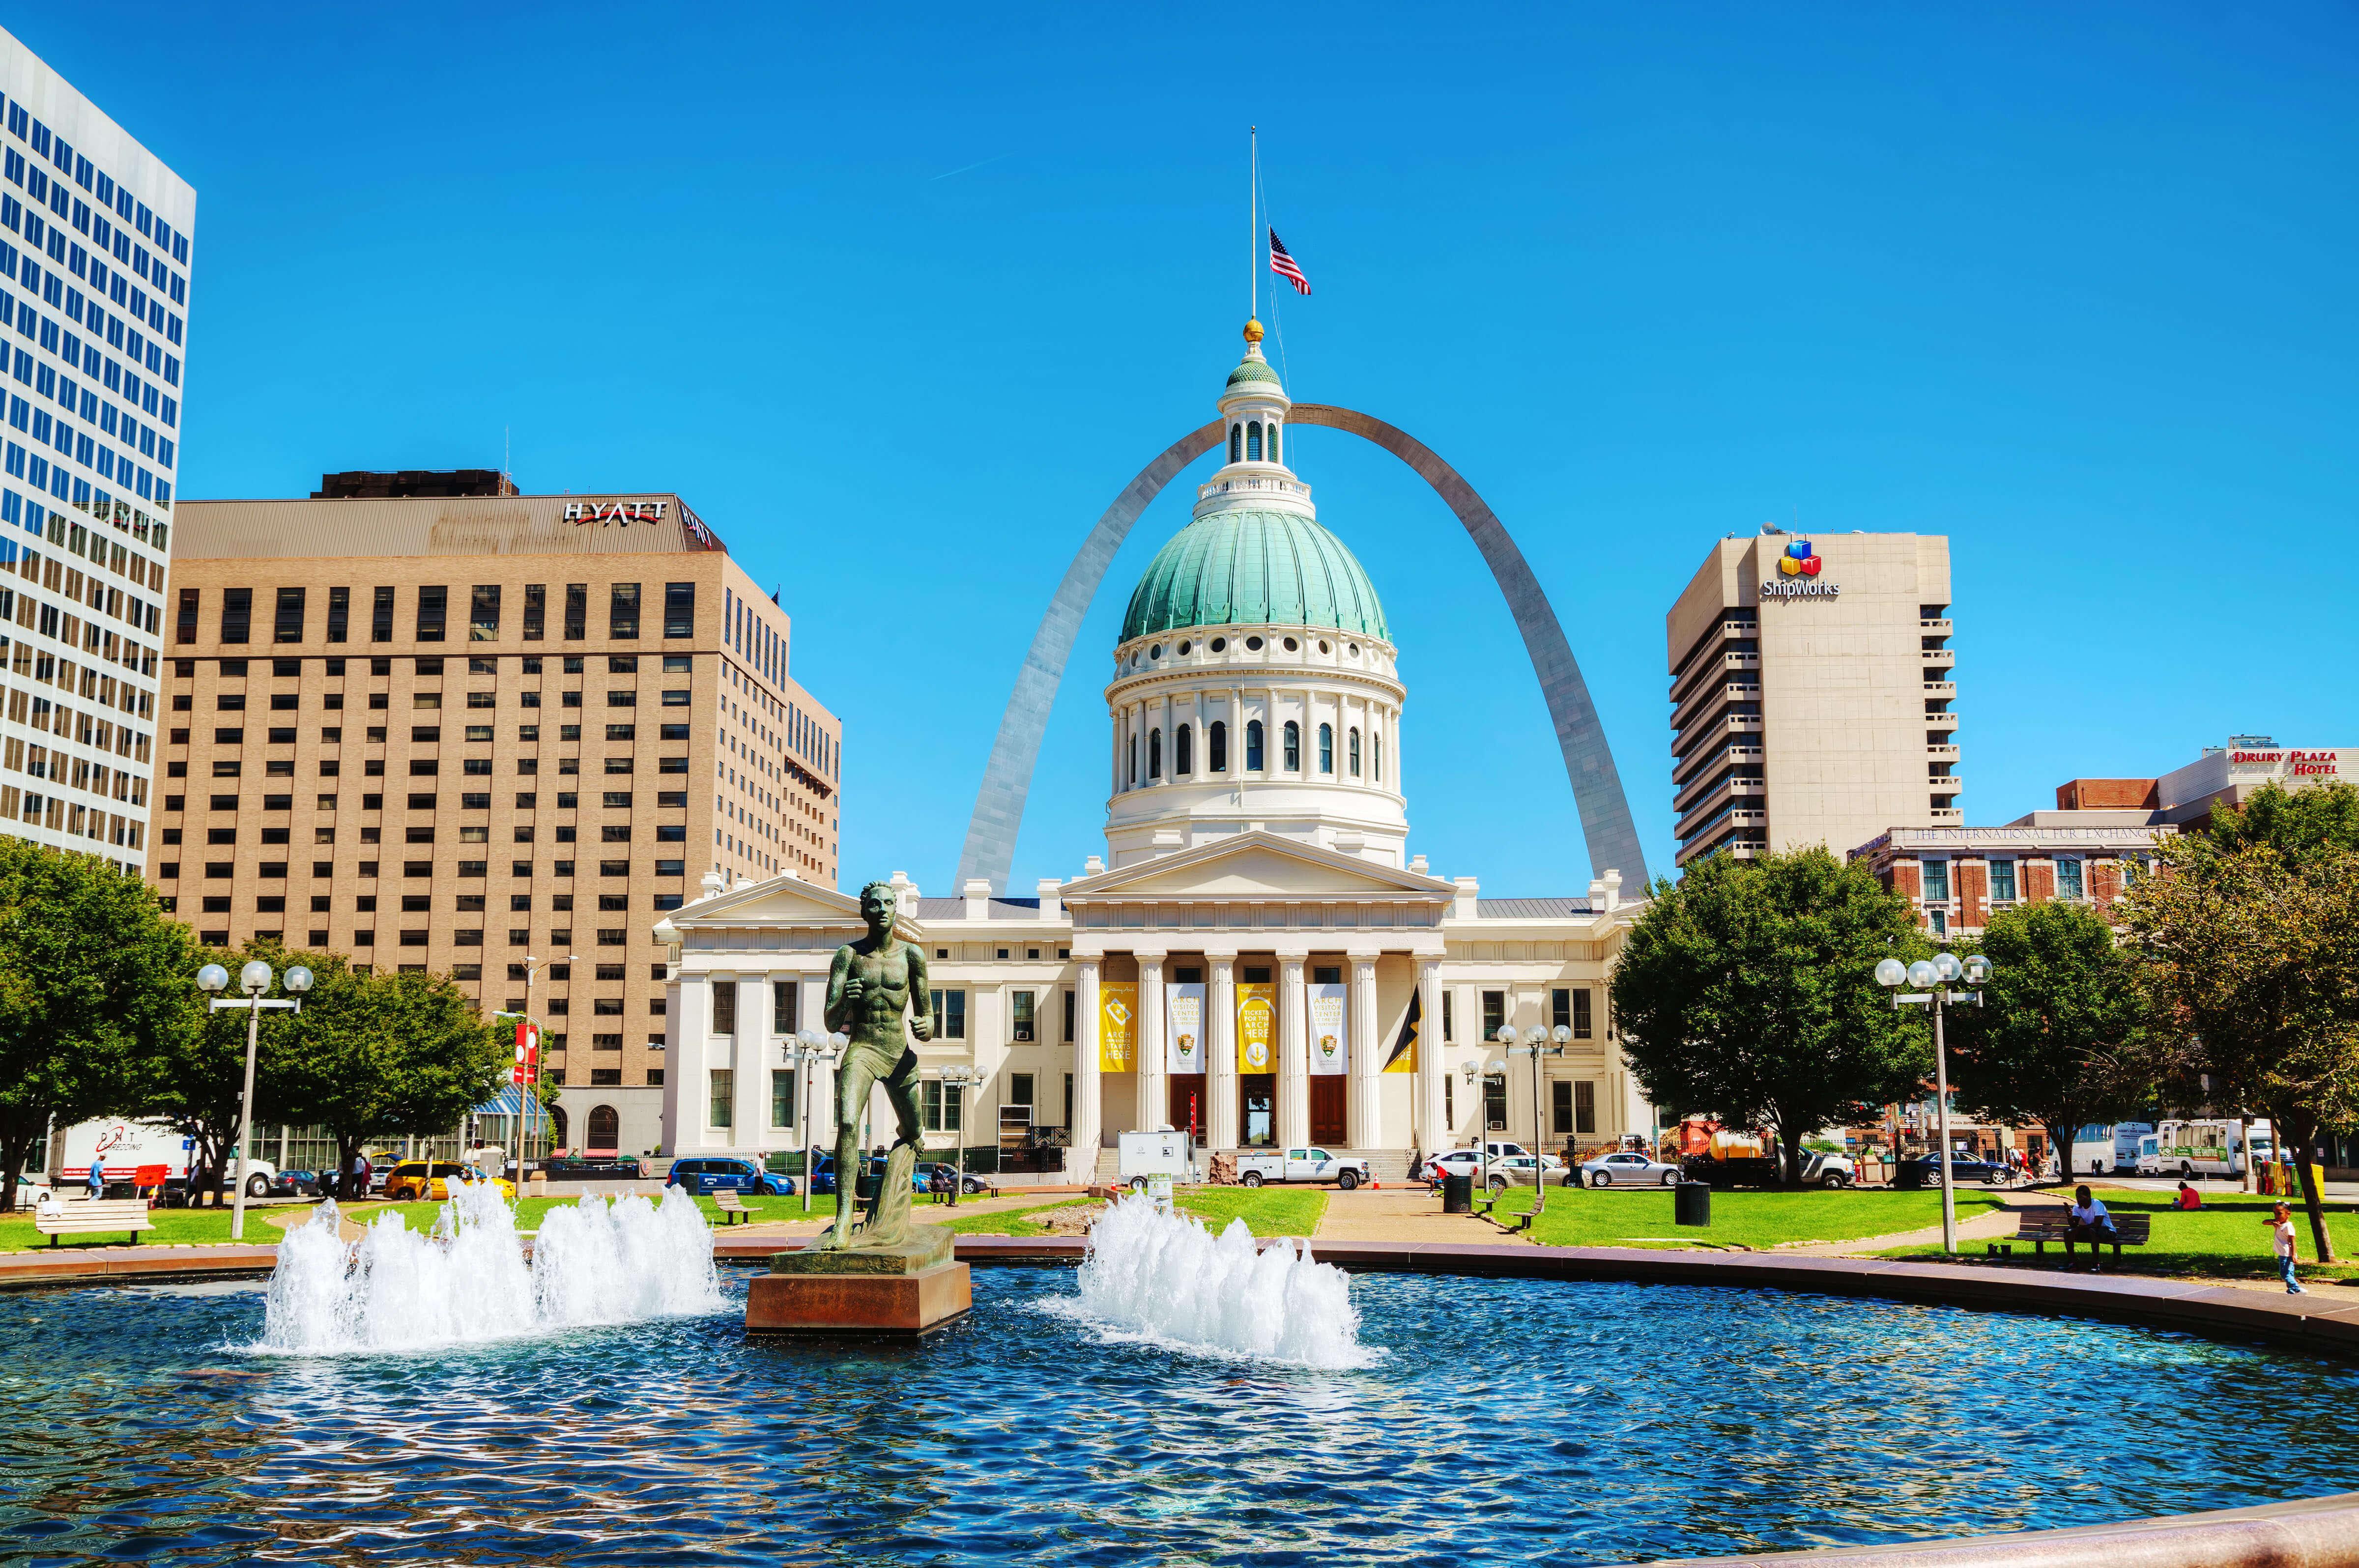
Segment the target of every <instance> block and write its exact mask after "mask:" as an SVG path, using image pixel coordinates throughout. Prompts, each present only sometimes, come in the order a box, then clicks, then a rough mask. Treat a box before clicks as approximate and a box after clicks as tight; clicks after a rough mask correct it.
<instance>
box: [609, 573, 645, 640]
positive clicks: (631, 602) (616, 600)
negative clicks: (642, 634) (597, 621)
mask: <svg viewBox="0 0 2359 1568" xmlns="http://www.w3.org/2000/svg"><path fill="white" fill-rule="evenodd" d="M638 634H639V585H638V584H637V583H635V582H618V583H616V584H614V588H613V589H612V590H611V592H610V595H609V597H608V599H607V601H606V635H608V636H609V637H612V638H614V639H615V640H616V641H617V642H620V641H624V640H626V639H629V638H635V637H636V636H637V635H638Z"/></svg>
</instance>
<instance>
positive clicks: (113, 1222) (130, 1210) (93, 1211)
mask: <svg viewBox="0 0 2359 1568" xmlns="http://www.w3.org/2000/svg"><path fill="white" fill-rule="evenodd" d="M33 1228H34V1229H35V1230H38V1231H39V1232H40V1233H41V1234H42V1235H43V1236H46V1237H48V1238H49V1245H50V1246H52V1247H55V1246H56V1245H57V1244H58V1238H59V1237H60V1236H89V1235H93V1234H96V1235H105V1234H107V1233H109V1232H112V1231H117V1230H120V1231H123V1232H124V1233H125V1241H126V1242H133V1241H137V1240H138V1239H139V1233H140V1232H141V1231H143V1230H153V1229H155V1228H156V1222H155V1221H154V1220H152V1219H150V1218H148V1217H147V1199H145V1198H86V1199H84V1200H82V1202H80V1203H49V1204H41V1205H38V1206H36V1207H35V1208H34V1210H33Z"/></svg>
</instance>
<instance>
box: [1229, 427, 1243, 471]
mask: <svg viewBox="0 0 2359 1568" xmlns="http://www.w3.org/2000/svg"><path fill="white" fill-rule="evenodd" d="M1244 456H1245V427H1244V426H1243V425H1232V426H1230V427H1229V461H1231V462H1235V461H1236V460H1238V459H1239V458H1242V457H1244Z"/></svg>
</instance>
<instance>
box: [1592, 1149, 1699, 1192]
mask: <svg viewBox="0 0 2359 1568" xmlns="http://www.w3.org/2000/svg"><path fill="white" fill-rule="evenodd" d="M1578 1174H1579V1177H1580V1179H1581V1180H1582V1182H1584V1183H1586V1184H1589V1185H1590V1186H1593V1187H1675V1186H1678V1185H1679V1184H1680V1168H1679V1167H1678V1166H1677V1165H1667V1164H1665V1163H1664V1162H1662V1161H1660V1160H1658V1159H1655V1158H1654V1157H1653V1156H1651V1155H1647V1154H1640V1153H1637V1152H1633V1151H1628V1150H1625V1151H1624V1152H1621V1153H1618V1154H1600V1155H1598V1156H1597V1157H1596V1158H1595V1159H1593V1160H1583V1161H1582V1162H1581V1170H1580V1172H1579V1173H1578ZM1568 1184H1569V1183H1568Z"/></svg>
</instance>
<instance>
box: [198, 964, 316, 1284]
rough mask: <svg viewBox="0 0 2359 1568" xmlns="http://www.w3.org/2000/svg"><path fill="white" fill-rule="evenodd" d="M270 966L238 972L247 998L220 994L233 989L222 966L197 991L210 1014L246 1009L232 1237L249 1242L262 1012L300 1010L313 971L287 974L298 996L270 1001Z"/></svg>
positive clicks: (233, 1142)
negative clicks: (249, 1151) (208, 1002)
mask: <svg viewBox="0 0 2359 1568" xmlns="http://www.w3.org/2000/svg"><path fill="white" fill-rule="evenodd" d="M271 979H272V977H271V973H270V966H269V965H267V964H266V963H264V962H263V961H262V960H261V959H259V958H255V959H252V960H250V961H249V962H248V963H247V964H246V966H245V968H242V969H240V970H239V971H238V972H237V984H238V989H240V990H242V991H244V992H245V997H244V998H243V999H239V998H234V997H224V996H223V995H221V994H220V993H221V992H223V991H224V990H227V989H229V971H228V970H227V969H225V968H222V966H220V965H219V964H207V965H206V966H205V967H204V968H201V969H199V970H198V971H197V989H199V990H201V991H203V992H204V993H205V994H206V995H208V996H210V997H212V1007H211V1009H209V1011H219V1010H220V1009H222V1008H225V1007H242V1008H245V1010H246V1014H245V1092H244V1093H242V1094H240V1095H239V1096H238V1098H237V1127H236V1129H235V1130H234V1134H233V1135H232V1137H231V1139H230V1150H231V1152H232V1153H233V1154H234V1156H235V1158H236V1160H237V1195H236V1197H235V1198H234V1199H233V1200H232V1201H233V1203H234V1205H235V1207H234V1210H233V1211H232V1213H231V1216H230V1222H229V1238H230V1239H231V1240H232V1241H243V1240H245V1188H246V1179H245V1172H246V1167H247V1166H248V1165H249V1164H251V1163H252V1162H251V1161H249V1160H248V1159H247V1158H246V1157H245V1146H246V1145H247V1144H248V1143H250V1142H252V1141H254V1051H255V1044H256V1043H257V1042H258V1041H259V1039H260V1037H261V1032H262V1010H263V1009H264V1008H266V1007H291V1008H295V1009H298V1010H300V1009H301V1007H302V1005H303V993H304V992H305V991H308V990H310V989H311V971H310V970H309V969H307V968H304V967H303V966H302V965H300V964H296V965H294V966H292V967H290V968H288V971H287V989H288V990H289V991H291V992H292V993H294V1000H291V1001H266V1000H263V996H262V993H263V992H265V991H266V990H268V989H270V981H271Z"/></svg>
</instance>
